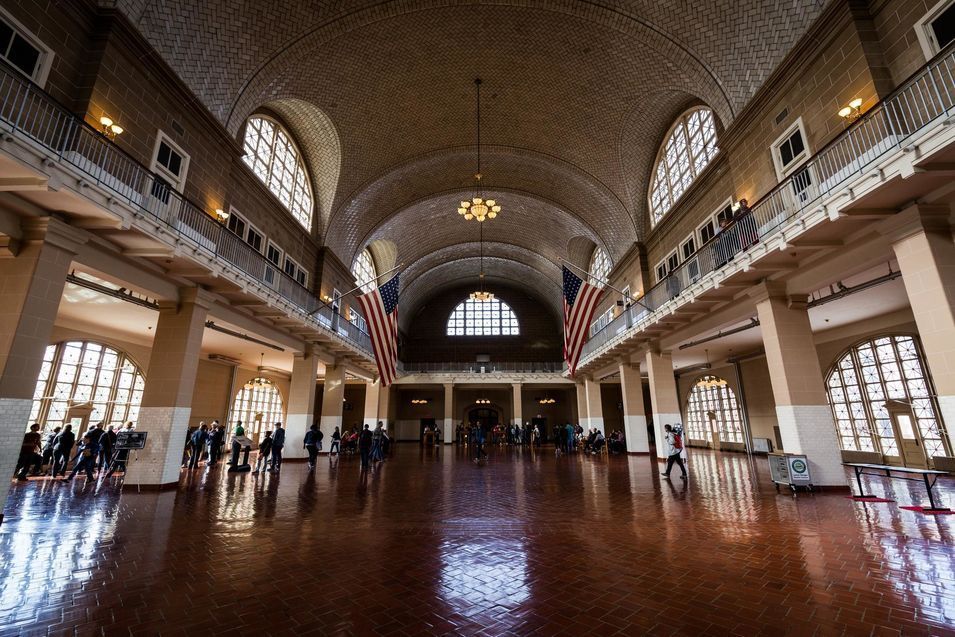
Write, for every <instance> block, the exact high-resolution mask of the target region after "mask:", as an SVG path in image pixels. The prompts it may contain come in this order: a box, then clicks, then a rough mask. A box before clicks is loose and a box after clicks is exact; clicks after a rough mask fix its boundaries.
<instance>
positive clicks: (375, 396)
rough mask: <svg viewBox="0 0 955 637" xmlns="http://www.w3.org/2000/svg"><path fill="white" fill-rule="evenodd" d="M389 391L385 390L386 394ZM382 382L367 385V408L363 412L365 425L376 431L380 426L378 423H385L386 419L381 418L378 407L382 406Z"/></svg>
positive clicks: (377, 381)
mask: <svg viewBox="0 0 955 637" xmlns="http://www.w3.org/2000/svg"><path fill="white" fill-rule="evenodd" d="M387 391H388V390H387V389H385V392H387ZM380 393H381V380H376V381H375V382H373V383H365V408H364V411H363V415H362V419H363V422H362V424H363V425H368V426H369V427H371V428H372V429H374V428H375V427H376V426H377V425H378V421H379V420H381V421H382V422H384V420H385V419H384V418H381V417H380V416H381V413H380V412H379V411H378V405H379V404H381V396H380Z"/></svg>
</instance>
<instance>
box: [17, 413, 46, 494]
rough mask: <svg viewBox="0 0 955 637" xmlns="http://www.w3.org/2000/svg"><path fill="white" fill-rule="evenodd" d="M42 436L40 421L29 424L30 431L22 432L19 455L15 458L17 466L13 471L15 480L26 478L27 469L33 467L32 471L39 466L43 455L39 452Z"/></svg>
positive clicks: (36, 469) (35, 470)
mask: <svg viewBox="0 0 955 637" xmlns="http://www.w3.org/2000/svg"><path fill="white" fill-rule="evenodd" d="M42 443H43V436H42V435H41V434H40V423H37V422H35V423H33V424H32V425H30V431H28V432H26V433H25V434H23V442H22V443H21V444H20V457H19V458H17V468H16V470H15V471H14V473H15V474H16V476H17V480H26V479H27V471H29V469H30V467H31V466H32V467H33V471H34V473H36V472H37V471H38V470H39V468H40V462H41V461H42V460H43V456H42V455H41V454H40V450H41V448H42V447H41V445H42Z"/></svg>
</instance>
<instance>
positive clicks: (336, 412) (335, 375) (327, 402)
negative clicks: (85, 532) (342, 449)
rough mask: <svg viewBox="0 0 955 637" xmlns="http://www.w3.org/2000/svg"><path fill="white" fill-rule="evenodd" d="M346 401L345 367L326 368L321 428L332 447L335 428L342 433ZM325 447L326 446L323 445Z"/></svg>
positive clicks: (331, 366) (333, 366)
mask: <svg viewBox="0 0 955 637" xmlns="http://www.w3.org/2000/svg"><path fill="white" fill-rule="evenodd" d="M344 401H345V366H344V365H326V366H325V388H324V390H323V393H322V418H321V420H320V421H319V427H320V428H321V430H322V433H323V434H325V438H324V440H323V441H322V442H324V441H325V440H328V444H329V445H331V444H332V443H331V440H332V433H334V432H335V427H338V428H339V431H341V426H342V411H343V407H344ZM322 446H323V447H324V446H325V445H322Z"/></svg>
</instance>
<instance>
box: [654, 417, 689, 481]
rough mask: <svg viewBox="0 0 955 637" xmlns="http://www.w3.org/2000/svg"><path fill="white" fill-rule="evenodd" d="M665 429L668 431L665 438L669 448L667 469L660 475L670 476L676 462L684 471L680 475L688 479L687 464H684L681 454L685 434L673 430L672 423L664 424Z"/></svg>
mask: <svg viewBox="0 0 955 637" xmlns="http://www.w3.org/2000/svg"><path fill="white" fill-rule="evenodd" d="M663 430H664V431H665V432H666V434H665V436H664V438H665V440H666V449H667V470H666V471H665V472H663V473H661V474H660V475H661V476H664V477H667V478H669V477H670V469H672V468H673V464H674V463H676V464H677V465H678V466H679V467H680V471H682V472H683V475H681V476H680V477H681V478H683V479H684V480H686V466H685V465H684V464H683V456H682V455H681V454H682V453H683V436H681V435H680V434H678V433H677V432H675V431H673V427H671V426H670V425H663Z"/></svg>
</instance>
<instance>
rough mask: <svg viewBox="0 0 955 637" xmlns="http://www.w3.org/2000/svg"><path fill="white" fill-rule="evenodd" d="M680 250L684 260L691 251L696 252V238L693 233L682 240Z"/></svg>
mask: <svg viewBox="0 0 955 637" xmlns="http://www.w3.org/2000/svg"><path fill="white" fill-rule="evenodd" d="M680 251H681V252H682V253H683V260H684V261H686V260H687V259H689V258H690V257H691V256H693V253H694V252H696V239H695V238H694V237H693V235H690V236H689V237H688V238H687V240H686V241H684V242H683V245H682V246H680Z"/></svg>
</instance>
